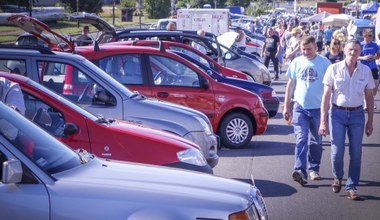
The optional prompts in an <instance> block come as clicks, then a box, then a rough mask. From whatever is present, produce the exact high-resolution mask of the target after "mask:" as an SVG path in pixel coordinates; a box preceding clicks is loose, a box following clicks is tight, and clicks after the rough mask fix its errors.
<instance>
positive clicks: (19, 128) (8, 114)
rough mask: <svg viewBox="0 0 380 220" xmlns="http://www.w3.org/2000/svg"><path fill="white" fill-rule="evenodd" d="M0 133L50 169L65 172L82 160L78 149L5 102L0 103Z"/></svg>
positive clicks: (49, 170) (50, 171)
mask: <svg viewBox="0 0 380 220" xmlns="http://www.w3.org/2000/svg"><path fill="white" fill-rule="evenodd" d="M0 135H1V136H3V137H4V138H6V139H7V140H9V141H10V142H11V143H12V144H13V145H14V146H15V147H17V148H18V149H19V150H20V151H21V152H23V153H24V154H25V155H26V156H27V157H29V158H30V159H31V160H32V161H34V163H36V164H37V165H38V166H39V167H41V169H43V170H45V171H46V172H47V173H50V174H54V173H58V172H62V171H65V170H68V169H71V168H73V167H76V166H79V165H80V164H81V160H80V157H79V156H78V155H77V154H76V153H75V152H74V151H72V150H70V149H69V148H68V147H66V146H65V145H64V144H62V143H61V142H59V141H58V140H57V139H55V138H54V137H53V136H51V135H49V134H48V133H46V132H45V131H43V130H42V129H40V128H39V127H38V126H37V125H35V124H33V123H32V122H30V121H29V120H27V119H26V118H24V117H23V116H22V115H21V114H19V113H18V112H16V111H15V110H13V109H11V108H9V107H7V106H5V105H4V104H3V103H0Z"/></svg>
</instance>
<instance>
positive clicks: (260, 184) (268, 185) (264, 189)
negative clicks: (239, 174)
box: [235, 178, 297, 197]
mask: <svg viewBox="0 0 380 220" xmlns="http://www.w3.org/2000/svg"><path fill="white" fill-rule="evenodd" d="M235 180H239V181H242V182H245V183H248V184H252V181H251V179H236V178H235ZM255 185H256V187H257V188H259V189H260V192H261V194H262V195H263V197H284V196H290V195H292V194H294V193H296V192H297V190H296V189H295V188H294V187H291V186H289V185H287V184H284V183H278V182H273V181H269V180H259V179H255ZM273 189H276V190H273Z"/></svg>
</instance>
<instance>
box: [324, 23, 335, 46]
mask: <svg viewBox="0 0 380 220" xmlns="http://www.w3.org/2000/svg"><path fill="white" fill-rule="evenodd" d="M323 32H324V39H323V40H324V42H325V51H328V50H329V47H330V44H331V39H332V36H333V31H332V30H331V26H328V27H327V29H326V30H324V31H323Z"/></svg>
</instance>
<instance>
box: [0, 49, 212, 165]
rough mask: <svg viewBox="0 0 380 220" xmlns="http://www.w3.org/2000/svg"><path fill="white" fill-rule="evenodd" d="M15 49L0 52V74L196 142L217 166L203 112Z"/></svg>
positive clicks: (45, 53)
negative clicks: (21, 78) (28, 80)
mask: <svg viewBox="0 0 380 220" xmlns="http://www.w3.org/2000/svg"><path fill="white" fill-rule="evenodd" d="M15 47H16V46H13V47H9V48H8V47H5V46H2V47H0V71H6V72H13V73H15V72H17V73H18V74H21V75H25V76H28V77H29V78H31V79H32V80H34V81H36V82H39V83H41V84H42V85H44V86H46V87H48V88H49V89H51V90H53V91H55V92H56V93H58V94H60V95H62V96H65V97H66V98H68V99H69V100H71V101H72V102H74V103H76V104H77V105H79V106H81V107H82V108H84V109H86V110H87V111H89V112H91V113H93V114H102V115H104V116H106V117H110V118H116V119H122V120H127V121H132V122H135V123H139V124H144V125H146V126H149V127H153V128H156V129H160V130H164V131H167V132H171V133H173V134H177V135H179V136H181V137H183V138H185V139H188V140H190V141H192V142H194V143H196V144H197V145H198V146H199V147H200V148H201V150H202V153H203V155H204V156H205V158H206V159H207V162H208V164H209V165H210V166H211V167H215V166H216V165H217V163H218V161H219V157H218V155H217V148H218V146H219V139H218V137H217V136H216V135H215V134H214V132H213V130H212V127H211V123H210V120H209V119H208V118H207V117H206V115H204V114H203V113H201V112H199V111H196V110H193V109H191V108H187V107H184V106H181V105H176V104H172V103H168V102H164V101H159V100H153V99H148V98H146V97H144V96H142V95H140V94H138V93H136V92H132V91H130V90H129V89H128V88H126V87H125V86H123V85H122V84H120V83H119V82H117V81H116V80H115V79H114V78H112V77H111V76H110V75H108V74H107V73H105V72H104V71H103V70H101V69H99V68H98V67H97V66H96V65H94V64H93V63H91V62H90V61H88V60H87V59H85V58H84V57H82V56H79V55H75V54H70V53H65V52H53V51H50V49H46V48H24V49H23V48H22V47H20V46H18V47H17V48H15ZM16 70H17V71H16Z"/></svg>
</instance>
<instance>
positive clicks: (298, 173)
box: [292, 170, 307, 186]
mask: <svg viewBox="0 0 380 220" xmlns="http://www.w3.org/2000/svg"><path fill="white" fill-rule="evenodd" d="M292 177H293V180H294V181H296V182H298V183H299V184H301V186H304V185H305V184H307V180H306V179H305V177H304V175H303V174H302V172H301V170H294V171H293V174H292Z"/></svg>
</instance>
